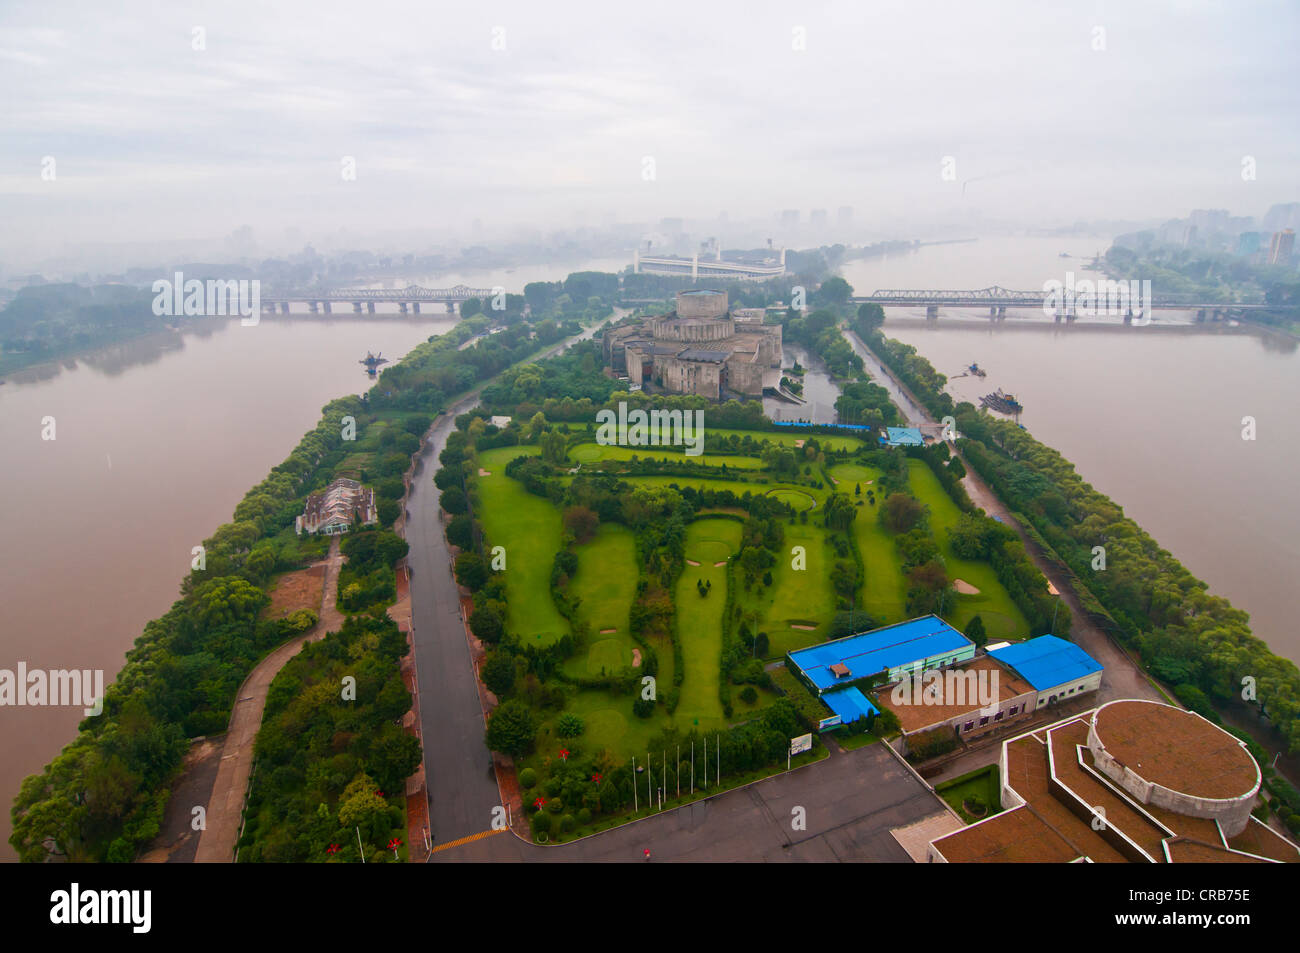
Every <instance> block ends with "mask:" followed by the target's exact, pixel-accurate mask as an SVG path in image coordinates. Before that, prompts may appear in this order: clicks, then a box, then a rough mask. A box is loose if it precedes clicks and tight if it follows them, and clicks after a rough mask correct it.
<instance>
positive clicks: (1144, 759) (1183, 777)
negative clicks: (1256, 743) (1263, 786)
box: [1094, 700, 1260, 800]
mask: <svg viewBox="0 0 1300 953" xmlns="http://www.w3.org/2000/svg"><path fill="white" fill-rule="evenodd" d="M1094 725H1095V727H1096V732H1097V738H1098V740H1099V741H1100V742H1101V744H1102V746H1103V747H1105V749H1106V751H1107V753H1109V754H1110V755H1111V757H1113V758H1115V759H1116V760H1117V761H1119V763H1120V764H1122V765H1124V767H1126V768H1128V769H1129V770H1131V771H1133V772H1134V773H1135V774H1137V775H1139V776H1141V777H1142V778H1143V779H1145V780H1147V781H1149V782H1151V783H1152V784H1158V785H1160V786H1161V787H1164V788H1167V789H1169V790H1170V791H1176V792H1178V793H1180V794H1189V795H1191V796H1193V797H1200V798H1209V799H1214V800H1228V799H1231V798H1239V797H1245V796H1246V795H1248V794H1250V793H1251V792H1252V791H1254V790H1256V789H1257V788H1258V787H1259V783H1260V775H1259V766H1258V765H1256V764H1255V759H1254V758H1252V757H1251V756H1250V753H1249V752H1248V751H1246V749H1245V748H1243V747H1242V744H1241V742H1240V741H1238V740H1237V739H1236V738H1234V737H1233V736H1232V735H1230V734H1228V733H1227V732H1226V731H1224V730H1223V729H1221V728H1218V727H1216V726H1215V725H1212V724H1211V723H1210V722H1208V721H1206V720H1205V719H1204V718H1202V717H1201V716H1200V715H1197V714H1194V713H1192V712H1190V711H1183V710H1182V709H1181V708H1174V707H1173V706H1171V705H1162V704H1160V703H1159V702H1148V701H1137V700H1127V701H1115V702H1110V703H1109V704H1106V705H1103V706H1101V707H1100V708H1098V709H1097V715H1096V719H1095V721H1094Z"/></svg>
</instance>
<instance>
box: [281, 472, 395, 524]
mask: <svg viewBox="0 0 1300 953" xmlns="http://www.w3.org/2000/svg"><path fill="white" fill-rule="evenodd" d="M294 522H295V526H294V529H295V530H296V531H297V533H298V535H299V536H301V535H302V534H303V533H306V534H308V535H309V536H310V535H313V534H315V533H324V534H325V535H327V536H335V535H338V534H339V533H346V532H347V531H348V530H349V529H351V528H352V524H353V522H357V523H360V524H361V525H362V526H370V525H372V524H374V523H377V522H379V510H378V508H377V507H376V506H375V491H374V490H372V489H370V487H368V486H362V485H361V484H360V483H358V482H357V481H356V480H349V479H348V478H347V477H339V478H338V479H337V480H335V481H334V482H333V483H331V484H330V485H329V486H327V487H326V488H325V489H324V490H323V491H321V492H320V493H313V494H312V495H311V496H309V497H307V505H306V506H305V507H303V511H302V515H301V516H299V517H298V518H297V519H296V520H295V521H294Z"/></svg>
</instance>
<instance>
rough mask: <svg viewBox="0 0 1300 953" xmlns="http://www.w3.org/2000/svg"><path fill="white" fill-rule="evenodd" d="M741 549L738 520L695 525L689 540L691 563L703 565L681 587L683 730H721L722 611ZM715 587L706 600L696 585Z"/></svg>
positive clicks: (678, 600)
mask: <svg viewBox="0 0 1300 953" xmlns="http://www.w3.org/2000/svg"><path fill="white" fill-rule="evenodd" d="M739 547H740V523H738V522H737V521H735V520H724V519H704V520H696V521H695V522H693V523H691V525H690V527H689V529H688V530H687V534H686V558H687V559H688V560H694V561H695V562H698V563H699V564H700V565H698V566H691V565H689V564H688V565H687V566H686V569H685V571H683V572H682V575H681V579H680V580H679V581H678V583H677V592H676V594H675V597H674V602H675V604H676V606H677V637H678V638H679V639H681V643H682V657H683V662H684V664H685V666H686V674H685V677H684V679H683V681H682V685H681V700H680V701H679V702H678V705H677V712H676V721H677V724H678V725H679V726H681V727H683V728H685V729H689V728H690V727H692V726H694V725H695V723H696V720H697V719H698V722H699V725H700V727H704V728H712V727H720V726H721V725H722V724H723V716H722V702H721V700H720V699H719V698H718V677H719V675H720V673H721V669H722V610H723V607H724V605H725V603H726V599H727V572H726V567H725V566H715V565H713V564H714V563H716V562H722V561H725V560H726V559H727V558H728V557H729V556H731V554H732V553H734V552H736V551H737V549H738V548H739ZM701 579H703V580H704V581H705V582H706V583H708V582H711V583H712V584H713V588H712V590H710V592H709V594H708V595H707V596H704V597H701V596H700V594H699V592H698V591H697V589H696V582H697V581H698V580H701Z"/></svg>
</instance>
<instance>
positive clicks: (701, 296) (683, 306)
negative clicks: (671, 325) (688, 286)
mask: <svg viewBox="0 0 1300 953" xmlns="http://www.w3.org/2000/svg"><path fill="white" fill-rule="evenodd" d="M726 313H727V293H726V292H725V291H679V292H677V316H678V317H679V318H720V317H722V316H723V315H724V314H726Z"/></svg>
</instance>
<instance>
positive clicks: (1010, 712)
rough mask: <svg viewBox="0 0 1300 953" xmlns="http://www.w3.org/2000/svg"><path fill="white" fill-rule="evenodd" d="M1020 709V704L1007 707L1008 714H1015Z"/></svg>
mask: <svg viewBox="0 0 1300 953" xmlns="http://www.w3.org/2000/svg"><path fill="white" fill-rule="evenodd" d="M1019 710H1020V706H1019V705H1012V706H1011V707H1010V708H1008V709H1007V714H1008V715H1014V714H1015V713H1016V712H1018V711H1019Z"/></svg>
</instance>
